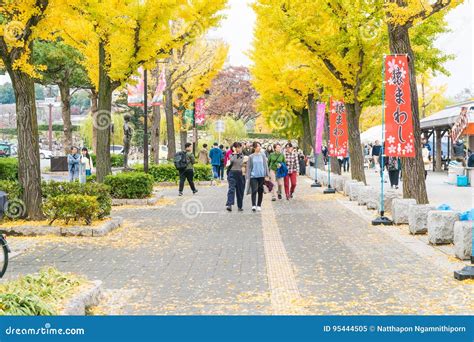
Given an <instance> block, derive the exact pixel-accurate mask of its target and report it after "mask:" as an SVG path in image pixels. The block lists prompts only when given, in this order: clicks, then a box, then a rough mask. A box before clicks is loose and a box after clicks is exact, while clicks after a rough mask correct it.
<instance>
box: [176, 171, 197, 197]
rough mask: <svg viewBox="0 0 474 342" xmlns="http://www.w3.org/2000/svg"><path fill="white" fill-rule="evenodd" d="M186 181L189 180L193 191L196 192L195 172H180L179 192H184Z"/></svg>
mask: <svg viewBox="0 0 474 342" xmlns="http://www.w3.org/2000/svg"><path fill="white" fill-rule="evenodd" d="M186 180H188V183H189V186H190V187H191V190H192V191H196V187H195V186H194V170H193V169H186V170H184V171H180V173H179V192H183V189H184V182H185V181H186Z"/></svg>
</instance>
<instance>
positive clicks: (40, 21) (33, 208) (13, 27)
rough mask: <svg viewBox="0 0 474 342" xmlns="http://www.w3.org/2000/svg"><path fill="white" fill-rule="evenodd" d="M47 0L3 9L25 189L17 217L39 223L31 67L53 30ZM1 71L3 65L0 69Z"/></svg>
mask: <svg viewBox="0 0 474 342" xmlns="http://www.w3.org/2000/svg"><path fill="white" fill-rule="evenodd" d="M48 6H49V1H48V0H37V1H34V2H33V1H28V0H18V1H14V2H13V1H12V2H7V3H5V2H4V3H2V7H1V8H0V57H1V62H2V63H0V64H3V67H4V68H5V69H6V70H7V72H8V74H9V76H10V78H11V81H12V85H13V89H14V92H15V100H16V102H15V103H16V118H17V132H18V178H19V182H20V185H21V186H22V188H23V189H24V191H23V202H24V209H25V212H23V210H20V212H18V213H15V214H18V216H19V215H21V214H24V215H25V216H27V217H28V218H29V219H40V218H42V216H43V214H42V211H41V201H42V195H41V169H40V158H39V137H38V121H37V114H36V102H35V90H34V77H35V76H37V75H38V74H37V72H36V70H35V68H34V66H33V65H32V63H31V51H32V42H33V39H34V38H35V36H36V37H38V36H40V35H41V33H43V30H44V31H48V29H49V28H50V27H49V26H48V24H47V22H48V21H47V19H48V17H47V16H46V14H45V13H46V10H47V9H48ZM0 67H1V65H0Z"/></svg>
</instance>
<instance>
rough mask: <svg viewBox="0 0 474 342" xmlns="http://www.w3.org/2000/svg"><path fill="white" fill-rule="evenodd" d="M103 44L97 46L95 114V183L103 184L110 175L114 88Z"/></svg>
mask: <svg viewBox="0 0 474 342" xmlns="http://www.w3.org/2000/svg"><path fill="white" fill-rule="evenodd" d="M103 44H104V43H102V42H101V43H100V44H99V97H98V108H97V109H98V111H97V114H96V116H95V117H96V120H95V121H96V125H95V126H96V129H97V149H96V154H97V162H96V171H97V181H98V182H103V181H104V179H105V176H107V175H108V174H110V173H111V167H110V124H111V122H112V93H113V91H114V87H113V84H112V81H111V80H110V77H109V75H108V74H107V70H106V60H105V49H104V45H103Z"/></svg>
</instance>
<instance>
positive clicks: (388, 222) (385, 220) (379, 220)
mask: <svg viewBox="0 0 474 342" xmlns="http://www.w3.org/2000/svg"><path fill="white" fill-rule="evenodd" d="M385 57H386V56H385V55H384V56H383V63H382V148H381V149H380V159H381V166H380V172H381V177H380V216H379V217H377V218H376V219H375V220H373V221H372V224H373V225H374V226H377V225H380V224H382V225H384V226H390V225H392V224H393V221H392V220H390V219H389V218H388V217H385V216H384V214H385V208H384V168H385V158H384V153H385V151H384V147H385Z"/></svg>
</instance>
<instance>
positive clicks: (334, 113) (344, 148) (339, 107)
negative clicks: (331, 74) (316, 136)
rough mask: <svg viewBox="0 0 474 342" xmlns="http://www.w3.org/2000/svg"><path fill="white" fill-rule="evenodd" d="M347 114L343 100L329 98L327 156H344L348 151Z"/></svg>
mask: <svg viewBox="0 0 474 342" xmlns="http://www.w3.org/2000/svg"><path fill="white" fill-rule="evenodd" d="M347 133H348V132H347V114H346V106H345V104H344V101H335V100H334V99H333V98H331V111H330V113H329V149H328V152H329V156H330V157H346V156H347V152H348V147H349V145H348V138H349V136H348V134H347Z"/></svg>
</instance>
